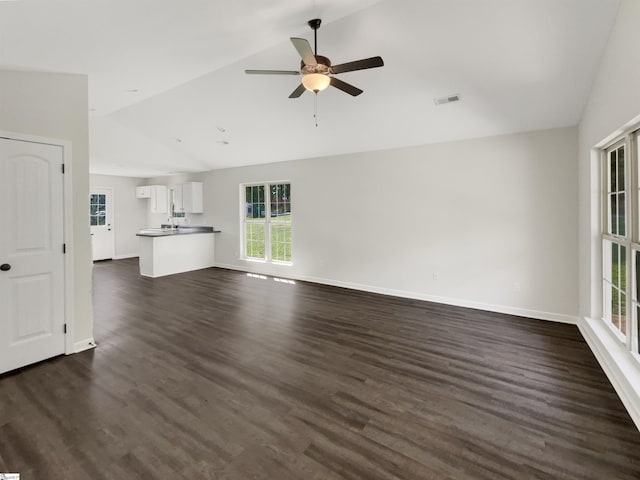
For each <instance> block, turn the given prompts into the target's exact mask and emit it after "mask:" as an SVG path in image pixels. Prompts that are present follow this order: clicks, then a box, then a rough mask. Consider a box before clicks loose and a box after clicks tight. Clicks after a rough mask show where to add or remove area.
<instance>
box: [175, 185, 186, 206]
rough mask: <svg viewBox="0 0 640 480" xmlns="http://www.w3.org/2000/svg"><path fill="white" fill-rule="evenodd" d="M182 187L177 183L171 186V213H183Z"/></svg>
mask: <svg viewBox="0 0 640 480" xmlns="http://www.w3.org/2000/svg"><path fill="white" fill-rule="evenodd" d="M183 187H184V185H183V184H181V183H179V184H178V185H174V186H173V211H174V212H177V213H183V212H184V188H183Z"/></svg>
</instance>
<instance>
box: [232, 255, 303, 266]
mask: <svg viewBox="0 0 640 480" xmlns="http://www.w3.org/2000/svg"><path fill="white" fill-rule="evenodd" d="M239 260H241V261H243V262H249V263H264V264H269V265H278V266H282V267H292V266H293V262H275V261H269V260H263V259H260V258H246V257H241V258H240V259H239Z"/></svg>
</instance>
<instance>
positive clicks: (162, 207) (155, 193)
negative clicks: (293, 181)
mask: <svg viewBox="0 0 640 480" xmlns="http://www.w3.org/2000/svg"><path fill="white" fill-rule="evenodd" d="M149 209H150V210H151V213H167V187H165V186H164V185H151V202H150V203H149Z"/></svg>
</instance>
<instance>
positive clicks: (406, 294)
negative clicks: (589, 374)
mask: <svg viewBox="0 0 640 480" xmlns="http://www.w3.org/2000/svg"><path fill="white" fill-rule="evenodd" d="M260 265H262V264H260ZM216 267H220V268H228V269H230V270H238V271H241V272H246V271H248V270H247V269H245V268H242V267H238V266H237V265H226V264H216ZM260 273H262V274H263V275H275V276H278V274H277V273H273V272H266V273H265V272H260ZM285 276H286V278H291V279H293V280H301V281H304V282H311V283H320V284H323V285H331V286H333V287H342V288H349V289H352V290H361V291H364V292H371V293H380V294H382V295H391V296H393V297H402V298H410V299H412V300H424V301H427V302H433V303H441V304H444V305H453V306H456V307H466V308H474V309H477V310H484V311H488V312H497V313H504V314H507V315H515V316H518V317H527V318H535V319H537V320H548V321H551V322H560V323H568V324H571V325H576V324H577V323H578V317H577V316H573V315H566V314H562V313H553V312H543V311H539V310H529V309H526V308H519V307H510V306H506V305H494V304H489V303H482V302H476V301H472V300H464V299H460V298H451V297H440V296H437V295H428V294H424V293H420V292H412V291H407V290H395V289H391V288H384V287H377V286H373V285H364V284H358V283H352V282H342V281H339V280H331V279H328V278H318V277H311V276H305V275H290V274H287V275H285Z"/></svg>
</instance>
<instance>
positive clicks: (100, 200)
mask: <svg viewBox="0 0 640 480" xmlns="http://www.w3.org/2000/svg"><path fill="white" fill-rule="evenodd" d="M111 197H112V195H111V189H109V188H92V189H91V195H89V209H90V216H89V222H90V225H91V245H92V248H93V260H94V261H95V260H110V259H112V258H113V240H114V238H113V221H112V219H113V205H112V202H111Z"/></svg>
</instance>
